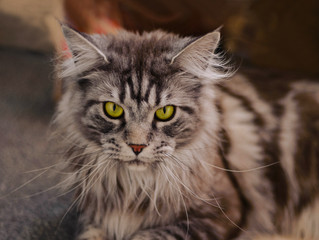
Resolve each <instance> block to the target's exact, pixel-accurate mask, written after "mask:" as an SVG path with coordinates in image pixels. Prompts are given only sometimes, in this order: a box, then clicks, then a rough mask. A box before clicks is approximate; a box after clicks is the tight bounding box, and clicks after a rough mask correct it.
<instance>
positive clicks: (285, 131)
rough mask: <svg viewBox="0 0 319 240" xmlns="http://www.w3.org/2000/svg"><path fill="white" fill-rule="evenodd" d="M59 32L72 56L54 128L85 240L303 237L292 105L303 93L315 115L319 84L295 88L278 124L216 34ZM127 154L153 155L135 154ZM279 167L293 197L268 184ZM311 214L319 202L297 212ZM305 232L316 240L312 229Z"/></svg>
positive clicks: (64, 70)
mask: <svg viewBox="0 0 319 240" xmlns="http://www.w3.org/2000/svg"><path fill="white" fill-rule="evenodd" d="M62 28H63V32H64V35H65V37H66V40H67V43H68V45H69V47H70V49H71V52H72V55H73V57H72V58H70V59H68V60H64V61H61V63H59V64H58V66H57V73H58V76H59V77H60V78H61V79H62V80H63V82H64V94H63V98H62V100H61V102H60V104H59V106H58V109H57V114H56V118H55V123H56V126H57V133H58V135H59V136H62V138H61V141H62V145H63V146H64V147H65V152H66V153H65V164H66V168H67V169H69V176H68V177H67V182H68V184H67V186H66V187H68V188H74V189H76V190H77V193H76V196H75V200H74V203H75V204H77V206H78V207H79V209H80V212H81V217H80V221H81V227H82V229H81V232H80V234H79V236H78V239H81V240H84V239H87V240H88V239H90V240H91V239H104V240H108V239H115V240H118V239H132V240H133V239H134V240H137V239H258V237H260V235H262V236H263V237H264V238H263V239H266V236H267V235H269V236H272V237H273V236H274V235H276V234H278V235H280V234H282V235H288V236H296V237H298V236H300V234H301V233H300V232H295V233H294V232H293V230H294V229H296V228H294V226H299V225H300V226H301V227H302V226H303V224H302V223H300V221H299V220H298V218H295V216H297V213H296V212H297V210H296V209H297V206H298V204H300V196H301V190H300V189H299V190H298V187H297V186H300V185H301V184H302V183H301V182H298V181H297V180H296V178H297V177H296V173H295V164H294V161H295V160H294V154H293V151H292V148H294V147H296V142H297V137H296V135H295V128H296V127H297V125H300V122H299V121H301V120H300V119H299V118H298V116H297V115H296V107H297V102H296V101H297V100H295V98H296V96H297V95H298V94H304V92H307V94H308V93H309V96H311V97H310V99H309V101H312V100H311V99H314V100H313V102H314V103H315V104H317V105H319V104H318V99H316V97H318V92H319V91H318V89H319V87H318V85H316V84H314V87H313V88H305V89H306V90H305V91H301V92H302V93H297V92H296V91H295V90H292V92H291V93H290V94H289V95H288V96H287V97H285V98H283V100H282V102H280V103H278V104H279V105H280V106H281V109H282V112H281V116H276V115H275V114H273V106H272V105H270V104H269V103H266V102H265V101H264V100H263V99H261V98H260V97H259V95H258V92H257V91H256V90H255V89H254V87H253V86H252V85H251V83H249V81H248V80H247V79H245V78H244V77H243V76H240V75H235V76H233V77H231V75H232V74H231V72H230V71H229V69H227V67H226V66H225V62H223V61H222V59H221V57H220V56H218V55H217V54H215V53H214V51H215V49H216V47H217V45H218V42H219V38H220V34H219V32H212V33H209V34H207V35H205V36H203V37H201V38H198V39H196V38H190V37H187V38H181V37H179V36H176V35H173V34H168V33H165V32H162V31H155V32H150V33H143V34H142V35H139V34H133V33H129V32H125V31H123V32H120V33H119V34H117V35H114V36H113V35H85V34H80V33H78V32H76V31H74V30H72V29H70V28H68V27H66V26H62ZM225 79H231V80H225ZM305 85H307V83H305ZM307 96H308V95H307ZM107 101H111V102H115V103H116V104H118V105H120V106H121V107H122V108H123V109H124V117H122V118H120V119H111V118H108V117H107V116H106V115H105V114H104V112H103V103H104V102H107ZM166 105H173V106H175V107H176V113H175V116H174V117H173V118H172V119H171V120H169V121H165V122H162V121H157V120H156V119H155V118H154V114H155V111H156V110H157V109H159V108H161V107H164V106H166ZM290 105H291V106H290ZM285 114H287V115H294V116H295V118H293V117H289V118H288V119H286V120H285V118H284V115H285ZM285 139H289V141H291V144H289V145H287V144H285V143H286V140H285ZM287 141H288V140H287ZM274 143H275V144H276V146H274ZM277 143H278V144H277ZM130 144H140V145H141V144H143V145H146V147H145V148H144V149H143V151H142V152H141V153H140V154H138V155H136V154H135V153H134V152H133V151H132V149H131V147H129V145H130ZM277 148H278V149H279V148H280V150H278V149H277ZM276 150H277V151H276ZM311 161H312V162H313V163H316V161H317V155H315V156H314V160H311ZM267 166H268V167H267ZM274 168H275V169H277V170H276V171H274V172H276V173H279V174H278V175H276V177H277V179H279V181H283V184H284V183H285V184H284V185H283V186H284V187H285V188H287V189H285V191H283V193H282V194H283V196H277V195H278V193H279V192H280V191H277V190H278V187H276V186H275V185H274V182H273V181H272V180H271V177H270V176H271V174H270V173H271V171H272V169H274ZM269 169H270V170H269ZM239 173H241V174H239ZM313 179H315V180H312V181H313V183H314V184H317V183H318V182H317V176H316V175H314V176H313ZM286 192H287V194H286ZM284 194H285V195H284ZM289 194H290V195H289ZM281 199H284V200H281ZM314 199H316V198H314ZM311 204H313V205H315V206H317V205H318V203H317V200H313V201H311V202H310V201H309V204H305V205H303V206H302V209H303V208H305V209H306V208H307V207H309V206H310V205H311ZM317 208H318V206H317ZM301 212H302V211H298V216H300V215H302V214H301ZM278 219H280V220H278ZM292 219H295V220H292ZM311 221H312V223H315V224H317V223H318V222H316V221H318V219H317V218H314V219H313V220H311ZM298 224H299V225H298ZM303 234H306V236H308V237H309V239H311V238H313V239H315V238H316V237H319V235H318V231H317V230H310V231H307V232H306V233H304V231H303ZM307 234H308V235H307ZM270 239H271V238H270ZM272 239H273V238H272ZM278 239H280V237H279V236H278Z"/></svg>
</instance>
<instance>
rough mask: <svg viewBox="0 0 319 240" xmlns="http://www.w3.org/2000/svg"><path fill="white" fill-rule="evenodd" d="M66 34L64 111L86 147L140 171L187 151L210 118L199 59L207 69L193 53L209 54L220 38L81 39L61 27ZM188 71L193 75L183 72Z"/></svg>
mask: <svg viewBox="0 0 319 240" xmlns="http://www.w3.org/2000/svg"><path fill="white" fill-rule="evenodd" d="M64 33H65V36H66V39H67V41H68V45H69V46H70V49H71V51H72V53H73V58H72V59H70V60H69V62H67V63H66V64H65V67H66V69H65V70H64V71H63V72H62V75H63V74H64V75H63V76H62V78H64V79H65V81H66V86H67V87H66V94H65V95H66V96H64V99H68V100H65V101H62V103H61V105H60V106H62V105H63V106H62V107H61V109H62V110H61V111H67V109H69V111H70V113H69V114H68V118H71V119H72V121H70V120H69V121H70V124H72V125H74V130H75V131H79V132H81V137H83V138H85V140H86V141H87V143H88V144H92V145H95V146H96V147H98V148H99V149H100V150H101V151H103V154H105V155H106V156H108V157H109V158H110V159H112V160H114V161H117V162H120V163H122V164H123V166H125V167H127V168H129V169H139V170H142V169H146V168H148V167H154V166H156V164H158V163H159V162H161V161H163V160H164V159H166V158H172V157H174V152H176V151H179V149H182V148H183V147H185V146H188V145H191V144H192V142H193V141H194V139H196V136H197V134H198V131H199V129H200V128H201V125H202V124H203V123H202V118H201V115H202V114H207V113H205V111H207V110H208V109H205V106H203V104H202V102H203V99H201V98H203V94H202V91H203V88H205V87H208V86H207V84H205V82H204V81H200V80H199V77H198V76H197V74H196V73H198V71H199V70H198V69H202V70H203V69H204V68H207V66H202V65H201V59H202V58H203V57H205V58H206V59H205V64H206V62H207V57H208V56H206V55H204V56H196V51H197V50H198V49H199V48H203V47H204V46H205V45H207V44H208V43H209V44H210V48H212V49H214V48H215V47H216V44H217V41H218V40H216V39H215V38H216V37H219V35H218V36H217V35H216V36H214V37H210V38H209V39H205V38H204V39H203V38H201V39H199V40H195V39H191V38H179V37H177V36H175V35H170V34H166V33H165V34H164V33H162V32H153V33H149V34H144V35H142V36H140V35H135V34H129V33H126V32H124V33H121V34H119V35H118V36H108V37H107V36H85V37H83V36H82V35H80V34H79V33H77V32H75V31H73V30H71V29H69V28H66V27H65V28H64ZM208 40H210V41H208ZM212 41H213V42H214V41H215V46H211V45H212ZM207 42H208V43H207ZM194 45H195V47H196V49H197V50H196V51H195V50H194V49H192V48H194ZM197 45H198V46H197ZM190 52H191V53H193V54H192V55H191V57H190V54H191V53H190ZM205 52H207V50H205V51H204V53H205ZM209 53H210V54H212V53H211V51H210V52H209ZM191 58H194V60H195V62H190V61H191V60H190V59H191ZM196 58H198V59H196ZM194 60H193V61H194ZM202 62H204V61H202ZM192 63H193V65H194V64H197V66H193V67H192V69H193V70H194V69H196V70H195V71H193V72H192V71H187V68H189V66H190V65H191V64H192ZM196 67H197V68H196ZM67 96H68V97H67ZM63 109H65V110H63Z"/></svg>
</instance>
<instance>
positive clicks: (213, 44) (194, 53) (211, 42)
mask: <svg viewBox="0 0 319 240" xmlns="http://www.w3.org/2000/svg"><path fill="white" fill-rule="evenodd" d="M219 40H220V33H219V31H214V32H211V33H208V34H206V35H205V36H203V37H201V38H199V39H197V40H195V41H194V42H192V43H191V44H189V45H188V46H186V47H185V48H184V49H183V50H182V51H180V52H179V53H178V54H177V55H175V56H174V57H173V58H172V60H171V64H173V63H175V62H176V63H183V62H185V61H188V60H190V59H192V60H195V61H196V60H200V59H201V58H205V59H206V58H210V57H211V56H212V55H213V54H214V51H215V49H216V48H217V46H218V43H219Z"/></svg>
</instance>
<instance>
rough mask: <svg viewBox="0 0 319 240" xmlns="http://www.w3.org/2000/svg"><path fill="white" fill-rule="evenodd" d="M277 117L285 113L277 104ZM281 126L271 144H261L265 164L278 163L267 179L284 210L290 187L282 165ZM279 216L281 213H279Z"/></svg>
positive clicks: (268, 171) (278, 203)
mask: <svg viewBox="0 0 319 240" xmlns="http://www.w3.org/2000/svg"><path fill="white" fill-rule="evenodd" d="M273 112H274V113H275V115H276V116H277V117H278V118H280V117H281V115H282V113H283V108H282V106H281V105H279V104H276V105H275V106H274V108H273ZM279 128H280V126H277V128H276V129H275V130H274V132H273V133H271V140H270V142H265V141H263V142H262V143H261V144H262V146H263V149H264V153H265V159H264V162H265V164H271V163H278V164H276V165H273V166H271V167H268V168H266V169H265V171H266V175H265V176H266V177H267V178H268V180H269V182H270V183H271V185H272V190H273V193H274V198H275V201H276V203H277V205H278V209H283V207H285V206H286V205H287V202H288V200H289V199H288V196H289V187H288V182H287V178H286V174H285V171H284V170H283V168H282V165H281V164H280V158H279V157H280V154H281V151H280V147H279V133H280V130H279ZM277 214H279V212H277Z"/></svg>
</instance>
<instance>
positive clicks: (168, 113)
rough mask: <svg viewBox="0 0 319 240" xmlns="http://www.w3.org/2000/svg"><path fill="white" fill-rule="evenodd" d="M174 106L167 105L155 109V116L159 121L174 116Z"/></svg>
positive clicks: (167, 119)
mask: <svg viewBox="0 0 319 240" xmlns="http://www.w3.org/2000/svg"><path fill="white" fill-rule="evenodd" d="M174 114H175V107H174V106H171V105H167V106H165V107H162V108H160V109H157V110H156V112H155V118H156V119H157V120H159V121H169V120H171V119H172V118H173V117H174Z"/></svg>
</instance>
